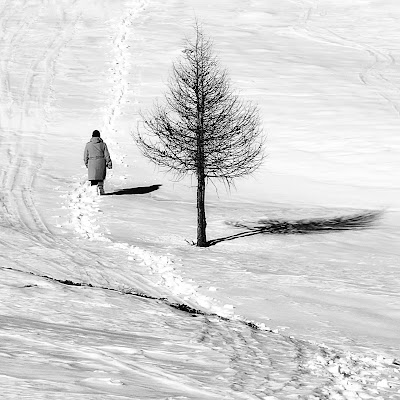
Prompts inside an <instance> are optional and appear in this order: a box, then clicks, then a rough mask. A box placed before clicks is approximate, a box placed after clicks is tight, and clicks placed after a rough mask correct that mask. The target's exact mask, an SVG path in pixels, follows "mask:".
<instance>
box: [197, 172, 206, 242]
mask: <svg viewBox="0 0 400 400" xmlns="http://www.w3.org/2000/svg"><path fill="white" fill-rule="evenodd" d="M205 192H206V181H205V177H204V173H203V174H200V175H198V176H197V246H199V247H206V246H207V239H206V226H207V222H206V211H205Z"/></svg>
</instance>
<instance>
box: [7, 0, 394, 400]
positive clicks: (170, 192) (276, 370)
mask: <svg viewBox="0 0 400 400" xmlns="http://www.w3.org/2000/svg"><path fill="white" fill-rule="evenodd" d="M196 17H197V18H198V19H199V20H201V21H202V23H203V25H204V29H205V31H206V32H207V33H208V34H209V35H210V36H211V37H213V39H214V41H215V51H216V53H217V54H218V55H219V57H220V60H221V63H222V65H224V66H226V67H227V68H228V70H229V72H230V76H231V78H232V85H233V86H234V87H235V88H237V89H238V90H240V93H241V94H242V96H243V97H244V98H248V99H251V100H253V101H255V102H257V103H258V104H259V106H260V109H261V112H262V116H263V124H264V128H265V133H266V136H267V149H266V150H267V154H268V157H267V160H266V163H265V164H264V166H263V167H262V168H261V169H260V171H258V172H257V173H256V174H254V176H253V177H250V178H249V179H245V180H243V181H238V182H236V189H234V190H232V191H231V192H230V193H226V191H225V189H224V188H223V187H219V186H217V188H214V187H210V188H209V192H208V194H207V196H208V197H207V199H208V202H207V217H208V236H209V239H218V238H227V237H228V236H230V235H235V234H237V233H239V232H240V229H238V228H235V227H234V225H235V223H237V222H244V223H254V222H256V221H258V220H260V219H272V220H289V221H290V220H296V219H307V218H329V217H336V216H343V215H352V214H358V213H362V212H369V211H382V212H383V213H382V217H381V218H380V219H379V220H378V221H377V222H376V223H375V224H374V225H373V226H372V227H371V228H370V229H367V230H353V231H352V230H348V231H341V232H330V233H319V234H309V235H279V234H270V235H261V234H260V235H254V236H248V237H241V238H236V239H234V240H221V241H220V242H219V243H218V244H216V245H215V246H211V247H209V248H206V249H200V248H196V247H194V246H191V245H190V244H189V243H190V242H191V241H192V240H194V239H195V234H196V211H195V182H191V181H190V180H183V181H180V182H174V181H173V177H172V176H170V175H168V174H166V173H164V172H163V171H159V170H157V169H156V168H154V167H153V166H152V165H151V164H150V163H149V162H148V161H147V160H146V159H144V158H143V157H142V156H141V155H140V154H139V152H138V150H137V148H136V146H135V144H134V142H133V140H132V138H131V132H132V130H134V129H136V128H137V126H138V124H140V118H139V112H140V110H142V111H145V110H146V109H148V108H149V107H151V106H152V104H153V103H154V101H155V100H156V99H157V98H159V99H161V98H162V94H163V92H164V91H165V89H166V88H165V84H166V82H167V79H168V76H169V71H170V68H171V63H172V62H173V61H174V60H176V58H177V57H179V56H180V55H181V54H182V53H181V52H182V39H183V38H184V37H185V35H190V34H191V33H192V26H193V22H194V19H195V18H196ZM399 22H400V7H399V5H398V4H397V2H395V1H393V0H381V1H379V2H378V1H373V0H353V1H351V2H349V1H345V0H319V1H318V0H308V1H307V0H290V1H288V0H279V1H278V0H242V1H237V0H235V1H228V0H219V1H212V0H192V1H190V2H189V1H186V2H185V1H178V0H172V1H168V2H162V1H160V0H115V1H114V0H113V1H104V0H93V1H84V0H75V1H74V0H63V1H59V2H56V1H44V0H42V1H40V0H30V1H28V0H0V389H1V396H2V398H4V399H20V398H27V399H123V398H126V399H127V398H130V399H131V398H134V399H209V398H210V399H269V400H272V399H368V398H372V399H385V400H386V399H400V365H399V364H400V361H399V360H400V328H399V327H400V297H399V293H400V274H399V272H400V263H399V260H400V250H399V246H398V244H399V242H400V178H399V173H398V171H399V170H400V168H399V167H400V136H399V132H400V75H399V60H400V33H399V30H398V26H399ZM94 129H99V130H100V131H101V132H102V137H103V138H104V140H105V141H106V142H107V145H108V147H109V149H110V153H111V156H112V159H113V162H114V169H113V170H112V171H110V172H109V175H108V179H107V180H106V191H107V192H108V193H109V194H112V193H115V194H114V195H110V196H103V197H98V196H96V195H95V194H94V193H93V191H92V190H91V188H90V187H89V186H88V185H87V182H86V169H85V167H84V165H83V148H84V145H85V143H86V142H87V141H88V140H89V138H90V136H91V132H92V131H93V130H94ZM159 185H161V186H159ZM122 189H131V190H130V191H129V190H128V191H125V192H119V193H122V194H121V195H118V191H121V190H122ZM127 193H131V194H127ZM195 311H196V312H195Z"/></svg>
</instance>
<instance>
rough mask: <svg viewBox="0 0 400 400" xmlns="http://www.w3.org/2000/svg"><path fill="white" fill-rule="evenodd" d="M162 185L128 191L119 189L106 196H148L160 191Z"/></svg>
mask: <svg viewBox="0 0 400 400" xmlns="http://www.w3.org/2000/svg"><path fill="white" fill-rule="evenodd" d="M160 186H162V185H151V186H140V187H134V188H127V189H119V190H115V191H114V192H110V193H106V194H105V196H121V195H124V194H146V193H151V192H154V191H155V190H158V189H159V188H160Z"/></svg>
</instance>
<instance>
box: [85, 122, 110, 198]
mask: <svg viewBox="0 0 400 400" xmlns="http://www.w3.org/2000/svg"><path fill="white" fill-rule="evenodd" d="M83 161H84V163H85V165H86V168H87V169H88V180H89V181H90V183H91V186H95V185H97V188H98V191H99V193H100V194H101V195H102V194H104V179H105V178H106V168H108V169H112V161H111V157H110V153H109V152H108V148H107V145H106V144H105V143H104V142H103V140H102V139H101V138H100V132H99V131H98V130H95V131H93V134H92V138H91V139H90V142H88V143H86V146H85V152H84V154H83Z"/></svg>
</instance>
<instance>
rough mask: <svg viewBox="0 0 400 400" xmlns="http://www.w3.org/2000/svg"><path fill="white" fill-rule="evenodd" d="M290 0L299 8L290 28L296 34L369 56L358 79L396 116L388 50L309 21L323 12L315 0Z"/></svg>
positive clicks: (399, 107) (398, 102) (399, 109)
mask: <svg viewBox="0 0 400 400" xmlns="http://www.w3.org/2000/svg"><path fill="white" fill-rule="evenodd" d="M291 1H292V2H293V3H295V4H296V5H298V6H300V7H302V8H303V11H302V12H301V13H300V16H299V18H298V21H297V24H296V25H294V26H292V27H291V29H292V30H293V31H294V32H295V33H296V34H298V35H300V36H304V37H307V38H309V39H310V40H315V41H317V42H322V43H326V44H329V45H333V46H341V47H346V48H350V49H354V50H358V51H360V52H363V53H367V54H368V55H369V58H370V59H371V62H370V63H369V65H367V66H366V67H365V68H364V69H363V70H362V71H361V72H360V73H359V79H360V82H361V83H362V84H363V85H365V86H367V87H369V88H371V89H372V90H373V91H375V92H376V93H377V94H378V95H379V96H381V97H382V98H383V99H385V101H387V102H388V103H389V104H390V106H391V107H392V108H393V109H394V110H395V111H396V113H397V114H398V115H399V116H400V87H398V86H397V85H396V84H395V83H394V82H393V81H392V80H391V79H390V78H389V77H388V76H387V74H385V72H386V71H388V70H389V68H396V60H395V58H394V57H393V55H392V54H391V52H390V51H389V50H386V49H377V48H375V47H373V46H371V45H369V44H364V43H361V42H360V41H355V40H353V39H350V38H346V37H343V36H342V35H339V34H338V33H336V32H334V31H333V30H332V29H329V28H327V27H321V26H316V25H315V24H312V21H313V20H317V19H318V16H319V15H321V13H323V12H322V11H321V10H320V9H319V1H318V0H309V1H304V0H291Z"/></svg>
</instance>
